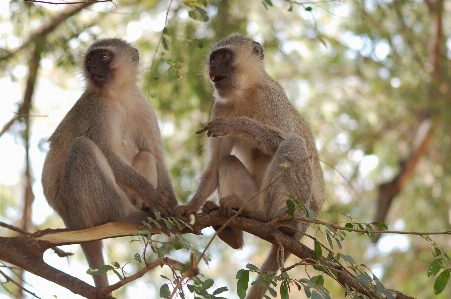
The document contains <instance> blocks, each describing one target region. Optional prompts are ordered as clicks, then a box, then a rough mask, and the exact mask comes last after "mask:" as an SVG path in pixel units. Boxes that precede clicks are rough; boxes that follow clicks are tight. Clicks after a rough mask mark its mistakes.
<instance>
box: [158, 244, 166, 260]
mask: <svg viewBox="0 0 451 299" xmlns="http://www.w3.org/2000/svg"><path fill="white" fill-rule="evenodd" d="M157 252H158V257H159V258H160V257H164V254H165V252H166V246H161V247H159V248H158V250H157Z"/></svg>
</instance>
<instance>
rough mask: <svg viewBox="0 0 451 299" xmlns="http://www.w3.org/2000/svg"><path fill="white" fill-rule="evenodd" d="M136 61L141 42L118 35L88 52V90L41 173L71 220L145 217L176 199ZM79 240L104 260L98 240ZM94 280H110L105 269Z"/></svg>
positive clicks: (55, 137) (52, 200)
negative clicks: (136, 44)
mask: <svg viewBox="0 0 451 299" xmlns="http://www.w3.org/2000/svg"><path fill="white" fill-rule="evenodd" d="M138 62H139V54H138V50H136V49H135V48H134V47H132V46H131V45H130V44H129V43H127V42H125V41H123V40H121V39H114V38H113V39H102V40H99V41H97V42H95V43H94V44H93V45H92V46H91V47H90V48H89V49H88V50H87V52H86V54H85V56H84V59H83V71H84V76H85V79H86V84H87V85H86V90H85V92H84V93H83V94H82V96H81V97H80V99H79V100H78V101H77V102H76V103H75V105H74V107H72V109H71V110H70V111H69V112H68V113H67V115H66V116H65V118H64V119H63V120H62V121H61V123H60V124H59V125H58V127H57V129H56V130H55V132H54V133H53V134H52V136H51V137H50V140H49V141H50V151H49V153H48V155H47V157H46V159H45V163H44V169H43V173H42V184H43V187H44V194H45V196H46V198H47V201H48V202H49V204H50V205H51V206H52V207H53V209H54V210H55V211H56V212H57V213H58V214H59V215H60V216H61V218H62V219H63V221H64V223H65V225H66V227H67V228H70V229H84V228H88V227H93V226H97V225H100V224H104V223H107V222H110V221H116V222H127V223H137V224H140V223H142V221H147V217H148V216H153V215H154V212H156V211H158V212H160V213H162V214H163V215H168V214H170V212H171V211H172V209H173V208H174V207H175V206H176V205H177V200H176V198H175V194H174V191H173V188H172V184H171V179H170V177H169V173H168V171H167V169H166V166H165V160H164V155H165V151H164V148H163V143H162V141H161V137H160V130H159V128H158V123H157V118H156V116H155V112H154V110H153V108H152V106H151V105H150V103H149V102H148V100H147V99H146V98H145V97H144V95H143V94H142V92H141V90H140V89H139V88H138V87H137V85H136V82H137V75H138ZM81 246H82V248H83V251H84V253H85V255H86V258H87V260H88V263H89V266H90V267H91V268H98V267H99V266H100V265H103V264H104V260H103V256H102V242H101V241H93V242H87V243H83V244H81ZM94 282H95V285H96V286H97V287H106V286H108V279H107V277H106V275H102V276H94Z"/></svg>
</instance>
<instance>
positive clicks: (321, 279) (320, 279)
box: [310, 275, 324, 286]
mask: <svg viewBox="0 0 451 299" xmlns="http://www.w3.org/2000/svg"><path fill="white" fill-rule="evenodd" d="M310 280H311V281H312V282H313V283H314V284H317V285H320V286H323V285H324V277H323V276H322V275H317V276H313V277H312V278H311V279H310Z"/></svg>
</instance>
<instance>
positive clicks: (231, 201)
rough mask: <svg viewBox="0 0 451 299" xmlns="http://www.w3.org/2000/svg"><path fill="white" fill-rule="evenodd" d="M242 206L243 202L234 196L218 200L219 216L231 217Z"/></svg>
mask: <svg viewBox="0 0 451 299" xmlns="http://www.w3.org/2000/svg"><path fill="white" fill-rule="evenodd" d="M242 205H243V201H242V200H241V199H240V198H239V197H238V196H236V195H229V196H226V197H223V198H221V199H220V200H219V215H222V216H226V217H228V218H230V217H232V216H233V215H234V214H235V213H236V211H238V210H239V209H240V208H241V206H242Z"/></svg>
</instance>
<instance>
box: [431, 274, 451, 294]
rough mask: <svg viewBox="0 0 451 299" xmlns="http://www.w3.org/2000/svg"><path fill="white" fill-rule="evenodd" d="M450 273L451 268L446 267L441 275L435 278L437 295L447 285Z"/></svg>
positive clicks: (435, 292)
mask: <svg viewBox="0 0 451 299" xmlns="http://www.w3.org/2000/svg"><path fill="white" fill-rule="evenodd" d="M449 274H450V269H446V270H444V271H443V272H442V273H440V275H439V276H437V279H436V280H435V283H434V294H435V295H438V294H440V293H441V292H443V290H444V289H445V287H446V284H447V283H448V280H449Z"/></svg>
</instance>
